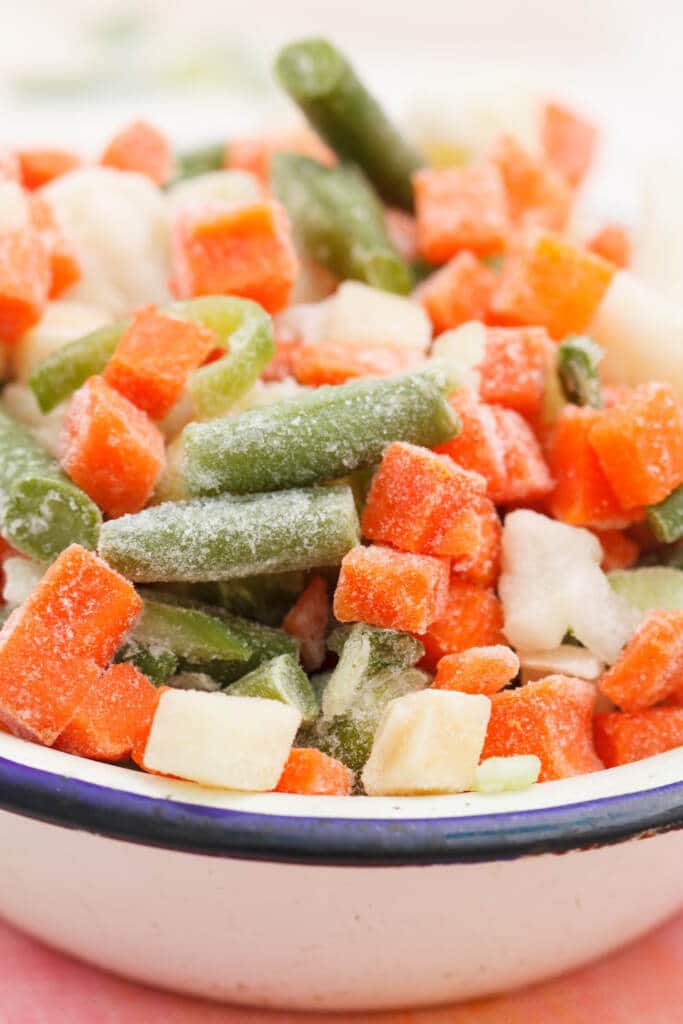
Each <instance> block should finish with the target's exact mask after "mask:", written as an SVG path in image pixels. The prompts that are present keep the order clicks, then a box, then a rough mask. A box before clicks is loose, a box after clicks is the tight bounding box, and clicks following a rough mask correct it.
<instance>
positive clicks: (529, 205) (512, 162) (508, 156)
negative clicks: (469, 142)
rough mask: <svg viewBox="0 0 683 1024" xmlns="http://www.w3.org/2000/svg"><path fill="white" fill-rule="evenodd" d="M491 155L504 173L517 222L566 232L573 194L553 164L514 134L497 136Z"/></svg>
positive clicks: (505, 183) (509, 201)
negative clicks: (523, 143)
mask: <svg viewBox="0 0 683 1024" xmlns="http://www.w3.org/2000/svg"><path fill="white" fill-rule="evenodd" d="M488 155H489V159H490V160H491V161H492V162H493V163H494V164H495V165H496V167H498V169H499V170H500V173H501V174H502V176H503V182H504V185H505V192H506V195H507V202H508V210H509V213H510V220H511V221H512V223H513V225H514V226H515V227H518V228H519V227H521V228H524V227H529V226H535V227H542V228H547V229H548V230H550V231H562V230H563V229H564V227H565V226H566V223H567V218H568V216H569V210H570V207H571V201H572V193H571V189H570V188H569V186H568V185H567V182H566V181H565V179H564V177H563V176H562V175H561V174H560V173H559V172H558V171H557V170H556V169H555V168H554V167H553V166H552V164H550V163H549V162H548V161H546V160H544V159H539V158H536V157H533V156H532V155H531V154H530V153H528V152H527V151H526V150H525V149H524V148H523V146H521V145H520V143H519V142H518V141H517V139H515V138H514V136H512V135H503V136H501V137H500V138H499V139H496V141H495V142H494V144H493V146H492V147H491V149H490V150H489V154H488Z"/></svg>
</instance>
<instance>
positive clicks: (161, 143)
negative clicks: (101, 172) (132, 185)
mask: <svg viewBox="0 0 683 1024" xmlns="http://www.w3.org/2000/svg"><path fill="white" fill-rule="evenodd" d="M171 160H172V157H171V146H170V144H169V141H168V139H167V138H166V136H165V135H164V134H163V133H162V132H160V131H159V129H158V128H155V127H154V125H153V124H149V122H148V121H133V123H132V124H129V125H128V126H127V127H126V128H124V129H122V131H120V132H118V133H117V134H116V135H115V136H114V138H113V139H112V140H111V142H110V143H109V145H108V146H107V148H106V149H105V151H104V153H103V154H102V157H101V159H100V163H102V164H104V166H105V167H115V168H116V169H117V170H119V171H136V172H137V173H138V174H144V175H145V177H147V178H150V180H151V181H153V182H154V184H155V185H165V184H166V182H167V181H168V179H169V177H170V175H171Z"/></svg>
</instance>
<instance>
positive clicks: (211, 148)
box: [172, 142, 226, 185]
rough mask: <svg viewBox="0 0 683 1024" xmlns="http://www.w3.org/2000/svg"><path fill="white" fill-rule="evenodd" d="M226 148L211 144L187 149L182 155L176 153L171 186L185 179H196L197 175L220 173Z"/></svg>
mask: <svg viewBox="0 0 683 1024" xmlns="http://www.w3.org/2000/svg"><path fill="white" fill-rule="evenodd" d="M225 149H226V147H225V146H224V145H223V143H220V142H216V143H211V144H209V145H208V146H197V147H196V149H188V150H186V151H185V152H184V153H177V154H176V157H175V176H174V178H173V182H172V184H174V185H175V184H177V182H179V181H185V180H186V179H187V178H196V177H197V175H199V174H209V173H210V172H211V171H220V170H221V169H222V167H223V161H224V158H225Z"/></svg>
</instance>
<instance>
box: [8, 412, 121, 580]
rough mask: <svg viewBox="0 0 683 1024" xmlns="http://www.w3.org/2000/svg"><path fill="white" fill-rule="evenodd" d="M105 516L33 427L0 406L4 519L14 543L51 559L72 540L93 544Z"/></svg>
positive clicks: (24, 551) (42, 559) (33, 554)
mask: <svg viewBox="0 0 683 1024" xmlns="http://www.w3.org/2000/svg"><path fill="white" fill-rule="evenodd" d="M101 522H102V517H101V514H100V511H99V509H98V507H97V505H95V503H94V502H93V501H91V499H90V498H89V497H88V496H87V494H85V493H84V492H83V491H81V490H80V488H78V487H76V485H75V484H73V483H71V481H70V480H69V479H68V477H66V476H65V475H64V473H62V471H61V469H60V468H59V464H58V463H57V461H56V460H55V459H53V457H52V456H51V455H50V454H49V452H47V451H46V450H45V449H44V448H43V447H42V445H41V444H40V443H39V442H38V441H37V440H36V439H35V437H34V436H33V434H32V433H31V431H30V430H29V429H28V428H27V427H25V426H23V424H20V423H17V422H16V420H13V419H12V418H11V417H10V416H8V415H7V413H5V412H4V410H2V409H0V523H1V524H2V534H3V536H4V537H6V538H7V540H8V541H9V542H10V544H11V545H12V547H14V548H16V549H17V551H20V552H21V553H22V554H24V555H28V556H29V557H31V558H35V559H36V560H37V561H39V562H51V561H52V560H53V559H54V558H56V557H57V555H58V554H59V553H60V551H63V550H64V548H66V547H68V546H69V544H81V545H82V546H83V547H86V548H89V549H92V548H94V547H95V545H96V543H97V536H98V533H99V529H100V525H101Z"/></svg>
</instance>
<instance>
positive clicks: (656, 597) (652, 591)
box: [607, 565, 683, 612]
mask: <svg viewBox="0 0 683 1024" xmlns="http://www.w3.org/2000/svg"><path fill="white" fill-rule="evenodd" d="M607 577H608V579H609V582H610V586H611V587H612V590H614V591H616V593H617V594H620V595H621V597H623V598H624V600H625V601H627V602H628V604H630V605H631V606H632V607H633V608H637V609H638V610H639V611H642V612H649V611H651V610H652V609H655V608H666V609H670V610H672V611H677V610H680V609H683V571H682V570H681V569H674V568H672V567H671V566H668V565H652V566H645V567H643V568H642V569H614V570H613V571H612V572H609V573H608V574H607Z"/></svg>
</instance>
